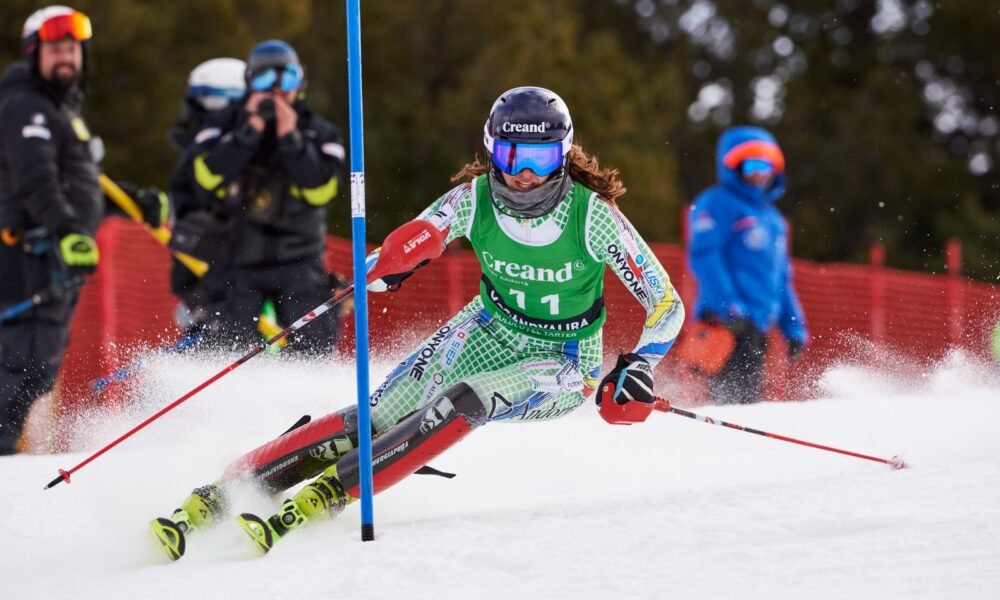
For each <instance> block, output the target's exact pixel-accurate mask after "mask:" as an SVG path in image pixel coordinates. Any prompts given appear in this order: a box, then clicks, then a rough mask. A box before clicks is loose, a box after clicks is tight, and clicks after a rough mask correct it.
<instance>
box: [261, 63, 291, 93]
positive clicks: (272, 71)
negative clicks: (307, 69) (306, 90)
mask: <svg viewBox="0 0 1000 600" xmlns="http://www.w3.org/2000/svg"><path fill="white" fill-rule="evenodd" d="M279 72H280V73H281V81H280V85H281V91H283V92H290V91H292V90H294V89H295V88H297V87H299V85H300V84H301V83H302V67H300V66H299V65H295V64H290V65H286V66H285V67H283V68H281V69H276V68H274V67H271V68H269V69H264V70H263V71H261V72H259V73H257V74H256V75H254V76H252V77H251V78H250V88H251V89H252V90H254V91H255V92H265V91H267V90H269V89H271V88H273V87H274V83H275V82H276V81H278V73H279Z"/></svg>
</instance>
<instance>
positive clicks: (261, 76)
mask: <svg viewBox="0 0 1000 600" xmlns="http://www.w3.org/2000/svg"><path fill="white" fill-rule="evenodd" d="M246 81H247V87H249V88H250V89H251V90H253V91H265V90H269V89H271V87H272V86H274V85H275V83H279V84H280V86H281V89H282V90H283V91H286V92H290V91H292V90H293V89H296V88H300V87H302V85H303V83H304V81H305V70H304V69H303V68H302V63H301V62H299V55H298V54H296V52H295V49H294V48H292V47H291V46H290V45H288V44H287V43H285V42H283V41H281V40H267V41H264V42H261V43H259V44H257V45H256V46H254V47H253V50H251V51H250V56H249V57H247V71H246Z"/></svg>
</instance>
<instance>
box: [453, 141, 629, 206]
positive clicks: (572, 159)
mask: <svg viewBox="0 0 1000 600" xmlns="http://www.w3.org/2000/svg"><path fill="white" fill-rule="evenodd" d="M568 162H569V176H570V177H571V178H573V179H575V180H576V181H579V182H580V183H582V184H583V185H585V186H587V187H588V188H590V189H592V190H594V191H595V192H597V193H598V195H600V196H601V197H602V198H604V199H605V200H606V201H608V202H609V203H611V204H612V205H613V204H615V199H616V198H618V197H619V196H621V195H622V194H624V193H625V192H626V191H628V190H627V189H626V188H625V184H623V183H622V181H621V179H620V178H619V177H618V169H616V168H614V167H605V168H602V167H601V165H600V163H599V162H598V161H597V157H596V156H594V155H592V154H588V153H587V151H586V150H584V149H583V148H582V147H581V146H579V145H577V144H573V146H572V147H571V148H570V150H569V161H568ZM486 170H487V166H486V165H484V164H483V163H482V161H480V160H479V155H478V154H477V155H476V158H475V160H474V161H472V162H471V163H467V164H466V165H465V166H464V167H462V169H461V170H460V171H459V172H458V173H455V174H454V175H452V177H451V180H452V181H453V182H457V181H461V180H463V179H472V178H474V177H477V176H479V175H482V174H483V173H485V172H486Z"/></svg>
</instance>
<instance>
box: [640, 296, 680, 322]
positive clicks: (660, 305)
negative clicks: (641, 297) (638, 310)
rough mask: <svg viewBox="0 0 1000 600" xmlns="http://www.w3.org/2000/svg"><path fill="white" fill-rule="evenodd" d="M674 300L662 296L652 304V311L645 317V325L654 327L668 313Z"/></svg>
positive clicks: (672, 307)
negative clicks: (661, 298)
mask: <svg viewBox="0 0 1000 600" xmlns="http://www.w3.org/2000/svg"><path fill="white" fill-rule="evenodd" d="M674 304H675V300H674V298H673V297H670V298H664V299H663V300H660V301H659V302H657V303H656V304H654V305H653V312H651V313H650V314H649V317H647V318H646V327H655V326H656V324H657V323H659V322H660V321H661V320H662V319H663V317H664V316H665V315H668V314H670V312H671V311H672V310H673V309H674Z"/></svg>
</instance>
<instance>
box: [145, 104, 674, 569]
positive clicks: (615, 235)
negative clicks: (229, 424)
mask: <svg viewBox="0 0 1000 600" xmlns="http://www.w3.org/2000/svg"><path fill="white" fill-rule="evenodd" d="M483 138H484V139H483V141H484V144H485V146H486V150H487V154H488V157H489V161H488V163H487V164H486V165H483V164H481V163H480V162H479V160H478V159H476V160H475V161H474V162H473V163H471V164H468V165H466V166H465V167H464V168H463V169H462V170H461V171H460V172H459V173H458V174H457V175H456V176H455V177H454V178H453V180H456V181H459V180H467V179H471V181H465V182H464V183H461V184H459V185H458V186H457V187H455V188H453V189H452V190H451V191H449V192H448V193H446V194H445V195H444V196H442V197H441V198H439V199H438V200H437V201H435V202H434V203H433V204H431V206H430V207H428V208H427V209H426V210H425V211H424V212H423V213H421V214H420V216H419V217H418V218H417V219H416V220H415V221H412V222H410V223H407V224H406V225H404V226H402V227H400V228H399V229H397V230H396V231H395V232H393V233H392V234H390V236H389V237H388V238H386V241H385V243H384V244H383V246H382V248H381V249H380V250H378V251H376V252H375V253H373V254H372V255H371V256H370V257H369V260H368V264H369V265H370V269H369V278H368V281H369V289H371V290H373V291H384V290H385V289H392V288H394V287H398V285H399V284H400V283H401V282H402V280H403V279H405V278H406V277H407V276H409V275H410V274H411V273H412V270H413V269H414V268H415V267H416V266H417V262H418V261H420V260H422V259H424V258H433V257H437V256H439V255H440V254H441V252H442V251H443V250H444V247H445V245H447V244H448V243H449V242H451V241H452V240H453V239H455V238H458V237H460V236H464V237H466V238H467V239H468V240H469V241H470V242H471V244H472V247H473V249H474V250H475V253H476V256H477V258H478V259H479V263H480V266H481V268H482V280H481V283H480V293H479V295H478V296H477V297H475V298H474V299H473V300H472V301H471V302H470V303H469V304H468V305H467V306H466V307H465V308H463V309H462V310H461V311H460V312H459V313H458V314H457V315H455V316H454V317H453V318H452V319H451V320H450V321H448V322H447V323H446V324H445V325H444V326H442V327H441V328H440V329H438V330H437V331H436V332H435V333H434V334H433V335H431V336H430V337H429V338H428V339H427V340H425V341H424V342H423V343H422V344H421V345H420V346H419V347H418V348H417V349H416V350H415V351H414V352H413V353H412V354H410V356H409V357H407V358H406V360H404V361H403V362H402V363H401V364H400V365H399V366H398V367H396V369H395V370H393V371H392V373H390V374H389V376H388V378H387V379H386V380H385V382H384V383H382V385H381V386H380V387H379V388H378V389H377V390H376V391H375V392H374V394H372V397H371V406H372V429H373V431H372V434H373V436H375V437H374V441H373V443H372V456H373V461H372V462H373V471H374V479H373V488H374V491H375V492H379V491H382V490H384V489H386V488H388V487H389V486H391V485H393V484H395V483H396V482H398V481H399V480H401V479H403V478H404V477H406V476H408V475H410V474H411V473H414V472H416V471H418V470H421V468H423V467H425V466H426V465H427V463H428V462H429V461H431V460H432V459H433V458H434V457H436V456H437V455H439V454H440V453H441V452H443V451H444V450H446V449H447V448H449V447H451V446H452V445H454V444H455V443H456V442H458V441H459V440H460V439H462V438H463V437H465V436H466V435H467V434H468V433H469V432H471V431H472V430H473V429H476V428H477V427H480V426H482V425H484V424H487V423H492V422H496V421H507V422H522V421H542V420H548V419H554V418H557V417H560V416H563V415H565V414H567V413H569V412H570V411H572V410H574V409H575V408H577V407H579V406H580V405H581V404H583V403H584V401H585V399H586V397H587V396H589V395H591V394H592V393H593V392H594V391H595V390H596V389H597V388H598V381H599V377H600V371H601V339H602V338H601V328H602V326H603V325H604V320H605V310H604V300H603V281H604V268H605V265H608V266H610V267H611V269H612V270H613V271H614V272H615V274H616V275H618V277H619V279H621V281H622V283H623V284H624V285H625V286H626V288H628V290H629V291H630V292H631V293H632V295H634V296H635V298H636V299H637V300H638V301H639V302H640V303H641V304H642V306H643V307H644V308H645V309H646V320H645V323H644V327H643V331H642V334H641V336H640V338H639V342H638V343H637V344H636V346H635V349H634V350H633V351H632V352H629V353H627V354H623V355H621V356H619V357H618V361H617V364H616V365H615V367H614V369H612V370H611V372H610V373H608V374H607V375H606V376H605V377H604V378H603V380H602V381H600V388H601V392H600V393H599V394H598V395H597V397H596V400H597V403H598V405H599V406H600V414H601V415H602V417H604V418H605V419H606V420H608V421H609V422H612V423H630V422H638V421H642V420H644V419H645V418H646V417H647V416H648V415H649V414H650V412H651V410H652V402H653V399H654V398H653V377H652V372H653V367H654V366H655V365H656V364H657V363H658V362H659V361H660V359H662V358H663V356H664V355H665V354H666V353H667V351H668V350H669V349H670V347H671V345H672V344H673V342H674V339H675V338H676V336H677V333H678V331H679V330H680V327H681V324H682V323H683V321H684V308H683V305H682V304H681V301H680V298H679V297H678V295H677V293H676V291H675V290H674V288H673V286H672V285H671V283H670V280H669V278H668V276H667V274H666V272H665V271H664V269H663V267H662V266H661V265H660V263H659V261H658V260H657V259H656V257H655V256H654V255H653V253H652V252H651V251H650V250H649V247H648V246H647V245H646V243H645V242H644V241H643V240H642V239H641V238H640V237H639V235H638V234H637V233H636V232H635V230H634V229H633V228H632V225H631V224H630V223H629V222H628V220H626V219H625V217H624V216H623V215H622V214H621V212H619V210H618V208H617V206H616V204H615V199H616V198H618V197H619V196H621V195H622V194H624V193H625V188H624V186H623V185H622V183H621V181H620V180H619V179H618V171H617V170H615V169H610V168H602V167H601V166H600V165H599V164H598V162H597V159H596V158H594V157H593V156H591V155H589V154H587V153H586V152H585V151H584V150H583V149H582V148H581V147H580V146H576V145H573V124H572V120H571V119H570V114H569V109H568V108H567V107H566V104H565V103H564V102H563V100H562V99H561V98H560V97H559V96H558V95H556V94H555V93H554V92H551V91H549V90H547V89H543V88H539V87H519V88H515V89H512V90H510V91H507V92H505V93H504V94H503V95H501V96H500V97H499V98H498V99H497V100H496V102H495V103H494V104H493V108H492V110H491V112H490V115H489V119H488V120H487V121H486V125H485V127H484V136H483ZM406 255H409V256H410V258H402V257H404V256H406ZM387 265H393V266H396V265H406V267H405V268H401V269H391V270H387V269H390V267H388V266H387ZM387 273H392V274H391V275H388V274H387ZM376 277H378V279H375V278H376ZM356 416H357V413H356V408H355V407H350V408H345V409H342V410H340V411H338V412H336V413H332V414H329V415H326V416H325V417H323V418H321V419H318V420H315V421H312V422H308V420H307V419H306V418H303V419H302V420H300V422H299V423H297V424H296V425H295V426H293V428H292V429H290V430H289V431H287V432H286V433H284V434H283V435H281V436H280V437H278V438H277V439H275V440H273V441H271V442H269V443H267V444H264V445H263V446H261V447H260V448H257V449H255V450H253V451H251V452H250V453H248V454H246V455H244V456H243V457H241V458H240V459H238V460H237V461H236V462H234V463H233V464H232V465H230V466H229V467H228V468H227V469H226V471H225V473H224V474H223V476H222V478H221V479H220V480H219V481H217V482H215V483H214V484H211V485H208V486H205V487H201V488H198V489H196V490H194V492H193V493H192V494H191V495H190V496H189V497H188V498H187V499H186V500H185V501H184V502H183V503H182V504H181V508H180V509H178V510H177V511H176V512H175V513H174V514H173V515H172V517H171V518H169V519H167V518H159V519H155V520H153V521H152V522H151V523H150V526H151V527H152V529H153V531H154V533H155V534H156V536H157V538H158V539H159V540H160V542H161V544H162V546H163V548H164V550H165V551H166V552H167V554H168V555H169V556H170V557H171V558H172V559H174V560H176V559H177V558H180V556H181V555H183V553H184V545H185V535H186V534H190V532H191V531H192V530H194V529H196V528H199V527H205V526H207V525H210V524H213V523H215V522H217V521H218V520H220V519H221V518H223V517H224V516H225V515H226V513H227V511H228V507H227V504H228V503H227V500H226V488H227V486H229V485H230V484H232V483H233V482H235V481H238V480H241V479H246V478H250V479H252V480H253V481H254V482H255V483H257V484H258V485H261V486H262V487H263V488H264V489H266V490H268V491H270V492H272V493H275V494H277V493H281V492H283V491H284V490H287V489H288V488H290V487H292V486H294V485H296V484H298V483H300V482H302V481H305V480H307V479H309V478H312V477H315V479H314V480H313V481H312V482H311V483H309V484H308V485H306V486H304V487H303V488H302V489H301V490H300V491H299V492H298V493H296V494H295V495H294V496H292V497H291V498H290V499H287V500H285V501H284V502H283V504H282V506H281V508H280V510H279V511H278V513H277V514H275V515H273V516H271V517H269V518H266V519H262V518H260V517H257V516H254V515H251V514H247V513H244V514H242V515H240V516H239V517H238V518H237V521H238V522H239V523H240V525H241V526H242V527H243V528H244V529H245V530H246V531H247V532H248V533H249V534H250V535H251V536H252V537H253V538H254V540H255V541H256V542H257V544H258V545H259V546H260V548H261V549H262V550H263V551H265V552H266V551H268V550H269V549H270V548H271V547H272V545H273V544H274V543H275V542H277V540H278V539H280V538H281V537H282V536H284V535H285V534H286V533H288V532H289V531H290V530H292V529H294V528H298V527H301V526H302V525H304V524H305V523H307V522H308V521H311V520H315V519H318V518H321V517H330V516H333V515H335V514H337V513H339V512H340V511H342V510H343V509H344V507H345V506H346V505H347V504H348V503H350V502H352V501H354V499H355V498H356V497H357V496H358V495H359V493H358V488H359V471H358V451H357V450H356V448H357V445H358V433H357V419H356Z"/></svg>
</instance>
